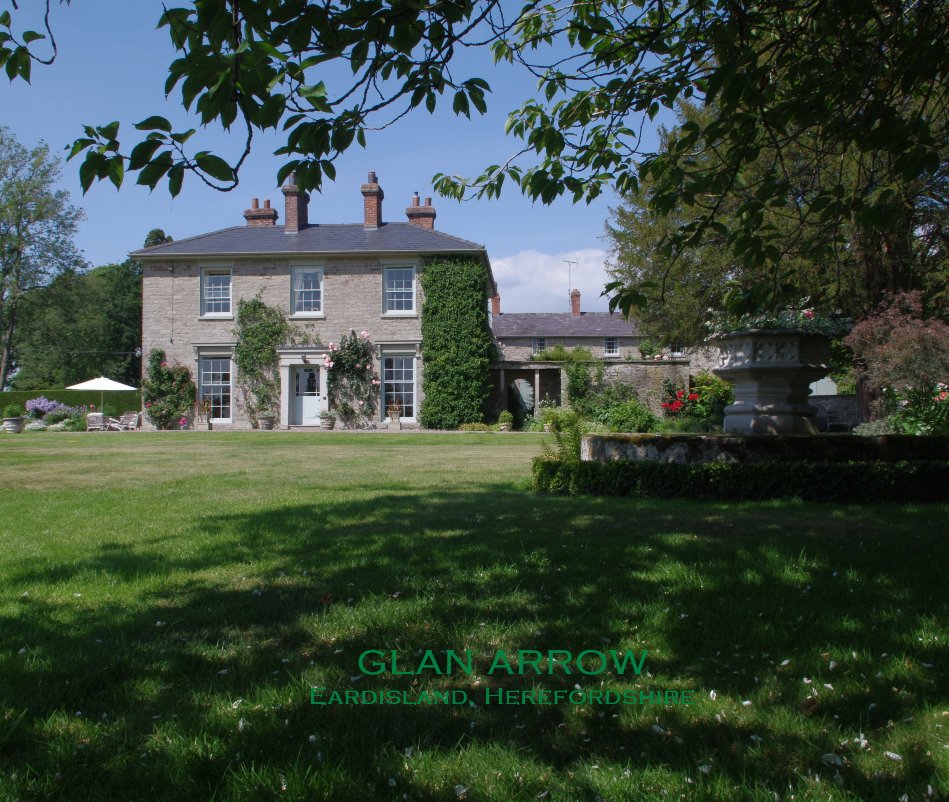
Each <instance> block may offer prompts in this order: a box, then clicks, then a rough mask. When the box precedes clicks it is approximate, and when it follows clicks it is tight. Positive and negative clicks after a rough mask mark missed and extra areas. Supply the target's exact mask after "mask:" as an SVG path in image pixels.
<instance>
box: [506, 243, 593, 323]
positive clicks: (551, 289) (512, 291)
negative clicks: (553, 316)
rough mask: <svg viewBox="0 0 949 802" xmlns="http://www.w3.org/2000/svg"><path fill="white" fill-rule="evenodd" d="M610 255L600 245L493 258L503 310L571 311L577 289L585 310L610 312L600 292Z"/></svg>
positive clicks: (524, 252) (527, 252) (528, 252)
mask: <svg viewBox="0 0 949 802" xmlns="http://www.w3.org/2000/svg"><path fill="white" fill-rule="evenodd" d="M606 257H607V253H606V251H604V250H602V249H600V248H586V249H583V250H577V251H567V252H565V253H541V252H540V251H532V250H531V251H521V252H520V253H517V254H515V255H514V256H503V257H501V258H500V259H492V260H491V267H492V269H493V270H494V278H495V280H496V281H497V284H498V292H499V293H500V294H501V312H502V313H503V312H569V311H570V290H571V289H573V288H576V289H578V290H580V307H581V309H582V310H583V311H584V312H607V311H609V300H608V299H607V298H606V297H601V295H600V294H601V293H602V292H603V287H604V286H605V285H606V283H607V281H608V280H609V279H608V277H607V275H606V267H605V262H606ZM567 262H573V263H574V264H573V265H572V266H568V265H567ZM568 270H569V274H570V278H569V283H568V278H567V275H568Z"/></svg>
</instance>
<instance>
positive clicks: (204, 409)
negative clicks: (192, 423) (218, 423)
mask: <svg viewBox="0 0 949 802" xmlns="http://www.w3.org/2000/svg"><path fill="white" fill-rule="evenodd" d="M198 409H199V410H200V412H199V414H197V415H195V416H194V418H195V420H196V421H197V420H198V418H200V417H204V422H205V423H206V424H207V427H208V431H209V432H210V431H211V430H212V429H213V428H214V424H213V423H212V421H211V399H210V398H207V397H205V398H202V399H201V400H200V401H199V402H198Z"/></svg>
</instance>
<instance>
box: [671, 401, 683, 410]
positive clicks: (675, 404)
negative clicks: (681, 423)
mask: <svg viewBox="0 0 949 802" xmlns="http://www.w3.org/2000/svg"><path fill="white" fill-rule="evenodd" d="M669 409H671V410H672V411H673V412H678V411H679V410H680V409H682V402H681V401H673V402H672V405H671V406H670V407H669Z"/></svg>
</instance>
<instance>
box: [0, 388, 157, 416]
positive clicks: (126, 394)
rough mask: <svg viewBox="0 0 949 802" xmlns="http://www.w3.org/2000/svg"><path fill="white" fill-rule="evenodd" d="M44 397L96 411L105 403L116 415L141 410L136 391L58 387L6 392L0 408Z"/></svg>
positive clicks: (139, 397)
mask: <svg viewBox="0 0 949 802" xmlns="http://www.w3.org/2000/svg"><path fill="white" fill-rule="evenodd" d="M40 396H45V397H46V398H49V399H50V400H52V401H61V402H62V403H64V404H66V405H67V406H70V407H77V406H85V407H88V406H89V405H90V404H95V405H96V409H98V408H99V405H100V404H101V403H103V399H104V401H105V405H106V406H107V407H109V408H111V409H113V410H115V411H116V413H117V414H118V413H122V412H137V411H139V410H140V409H141V408H142V395H141V393H139V391H138V390H118V391H116V392H111V393H106V394H105V395H104V396H103V395H102V393H100V392H98V391H96V390H63V389H62V388H59V387H53V388H51V389H46V390H8V391H7V392H3V393H0V407H5V406H7V404H19V405H20V406H24V407H25V406H26V402H27V401H29V400H30V399H31V398H39V397H40Z"/></svg>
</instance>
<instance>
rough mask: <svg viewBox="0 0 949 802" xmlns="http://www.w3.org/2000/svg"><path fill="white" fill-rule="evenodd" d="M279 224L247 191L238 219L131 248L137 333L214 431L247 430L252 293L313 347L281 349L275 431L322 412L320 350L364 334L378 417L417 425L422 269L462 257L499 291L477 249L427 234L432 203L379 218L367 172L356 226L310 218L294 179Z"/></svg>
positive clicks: (377, 194) (378, 192)
mask: <svg viewBox="0 0 949 802" xmlns="http://www.w3.org/2000/svg"><path fill="white" fill-rule="evenodd" d="M282 192H283V195H284V223H283V225H278V224H277V218H278V214H277V210H276V209H274V208H272V207H271V206H270V201H269V200H267V201H264V204H263V206H262V207H261V206H260V204H259V202H258V200H257V199H256V198H255V199H253V201H252V202H251V208H250V209H248V210H246V211H245V212H244V218H245V221H246V222H245V225H242V226H235V227H232V228H225V229H222V230H220V231H213V232H210V233H207V234H201V235H198V236H194V237H189V238H187V239H183V240H179V241H177V242H170V243H166V244H163V245H156V246H153V247H151V248H145V249H143V250H139V251H135V252H134V253H132V254H131V256H132V257H133V258H134V259H137V260H138V261H139V262H141V263H142V266H143V279H142V340H143V348H144V351H145V353H146V354H147V353H149V352H150V351H151V349H153V348H159V349H161V350H163V351H164V352H165V354H166V355H167V357H168V359H169V360H170V361H173V362H178V363H181V364H183V365H187V366H189V367H191V368H192V371H193V375H194V376H195V381H196V384H197V385H198V394H199V398H202V399H206V400H208V401H209V402H210V406H211V419H212V421H213V423H214V425H215V428H221V429H228V428H235V429H241V428H248V427H249V426H250V422H249V420H248V417H247V415H246V413H245V411H244V408H243V405H242V399H241V398H240V397H239V396H240V393H238V392H236V383H235V379H236V376H235V367H234V362H233V356H234V347H235V345H236V338H235V334H234V328H235V312H236V309H237V302H238V300H239V299H241V298H244V299H249V298H253V297H255V296H258V295H259V296H260V297H261V299H262V300H263V301H264V303H266V304H268V305H270V306H275V307H279V308H282V309H283V310H284V311H285V312H286V313H287V315H288V317H289V319H290V321H291V322H292V323H293V324H294V325H295V326H301V327H304V328H305V329H306V330H307V331H308V332H310V333H311V335H315V338H318V343H319V344H317V345H310V346H298V347H289V346H287V347H283V348H280V349H279V355H280V409H279V422H278V425H279V426H280V427H284V428H289V427H298V426H303V427H305V426H316V425H319V422H320V417H321V415H322V413H323V412H324V411H326V409H327V385H326V380H327V376H326V371H325V370H324V369H323V357H324V355H325V354H326V353H327V352H328V346H329V343H330V342H333V341H338V340H339V339H340V337H341V336H342V335H344V334H346V333H348V332H349V331H350V330H353V331H356V332H360V331H363V330H365V331H368V332H370V335H371V338H372V341H373V343H374V345H375V348H376V354H375V365H374V367H375V370H376V372H377V373H378V374H379V377H380V379H381V382H382V387H381V390H382V398H381V403H380V404H379V417H380V420H381V419H382V417H383V416H385V412H386V406H387V405H388V404H390V403H391V402H393V401H396V400H397V401H399V402H401V404H402V409H403V422H404V423H406V424H409V425H413V424H415V423H416V422H417V420H418V410H419V405H420V403H421V401H422V371H423V366H422V360H421V356H420V346H421V341H422V337H421V320H420V315H421V309H422V302H423V300H424V299H423V294H422V289H421V286H420V283H419V275H420V273H421V271H423V270H424V265H425V262H426V260H427V259H430V258H433V257H436V258H437V257H449V258H450V257H465V258H469V259H471V258H473V259H477V260H481V261H482V262H483V264H484V265H485V266H486V268H487V275H488V284H489V285H490V286H489V287H486V297H489V296H492V295H496V294H497V287H496V285H495V283H494V279H493V276H492V273H491V265H490V261H489V260H488V255H487V252H486V250H485V248H484V246H482V245H478V244H476V243H474V242H469V241H468V240H464V239H460V238H458V237H453V236H450V235H448V234H445V233H442V232H440V231H436V230H435V217H436V215H435V209H434V208H433V207H432V203H431V199H430V198H426V199H425V202H424V204H423V203H421V201H420V199H419V197H418V194H416V195H415V197H414V198H413V199H412V203H411V205H410V206H409V207H408V208H407V209H406V210H405V213H406V217H407V222H404V223H402V222H400V223H390V222H386V221H385V220H384V218H383V214H382V202H383V198H384V194H383V191H382V187H381V186H380V185H379V183H378V181H377V179H376V175H375V173H369V178H368V181H367V182H366V183H365V184H363V185H362V187H361V193H362V198H363V221H362V222H361V223H354V224H322V223H319V222H311V221H310V209H309V195H308V194H307V193H306V192H303V191H302V190H300V189H299V188H298V187H297V186H296V184H295V179H294V178H293V176H291V178H290V180H289V182H288V184H287V185H286V186H284V187H283V188H282Z"/></svg>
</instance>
